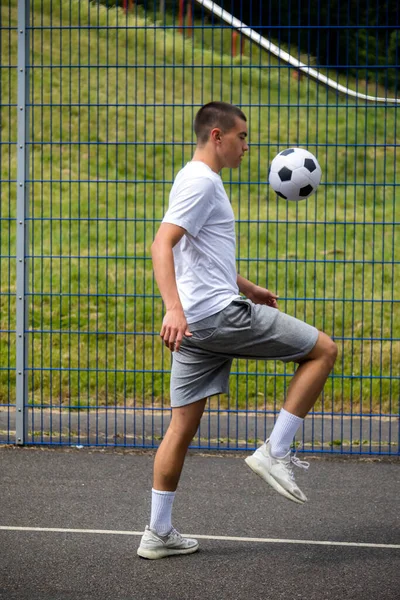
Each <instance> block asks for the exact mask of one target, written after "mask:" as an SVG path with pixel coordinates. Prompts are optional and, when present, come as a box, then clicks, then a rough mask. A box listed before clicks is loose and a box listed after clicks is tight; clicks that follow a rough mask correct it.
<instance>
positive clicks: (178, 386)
mask: <svg viewBox="0 0 400 600" xmlns="http://www.w3.org/2000/svg"><path fill="white" fill-rule="evenodd" d="M189 329H190V331H191V333H192V334H193V335H192V337H185V338H184V339H183V340H182V344H181V347H180V349H179V352H173V361H172V371H171V406H172V407H177V406H184V405H186V404H191V403H192V402H196V401H197V400H201V399H202V398H207V397H208V396H213V395H214V394H221V393H227V392H228V380H229V373H230V369H231V364H232V360H233V359H234V358H245V359H246V358H248V359H253V360H254V359H263V360H281V361H283V362H291V361H298V360H301V359H302V358H304V357H305V356H307V354H309V352H311V350H312V349H313V347H314V346H315V344H316V342H317V339H318V330H317V329H315V327H312V326H311V325H307V323H304V322H303V321H300V320H299V319H295V318H294V317H290V316H289V315H286V314H285V313H282V312H280V311H279V310H277V309H276V308H271V307H270V306H266V305H264V304H253V303H252V302H251V301H250V300H247V299H246V298H241V299H238V300H233V302H232V303H231V304H229V306H227V307H226V308H224V310H221V311H220V312H219V313H216V314H215V315H212V316H211V317H207V318H206V319H203V320H201V321H197V322H196V323H191V324H190V325H189Z"/></svg>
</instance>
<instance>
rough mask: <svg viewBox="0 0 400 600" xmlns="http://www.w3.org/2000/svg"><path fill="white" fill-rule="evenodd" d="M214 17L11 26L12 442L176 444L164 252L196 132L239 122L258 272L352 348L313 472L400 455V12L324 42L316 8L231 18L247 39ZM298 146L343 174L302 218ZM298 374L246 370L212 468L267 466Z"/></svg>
mask: <svg viewBox="0 0 400 600" xmlns="http://www.w3.org/2000/svg"><path fill="white" fill-rule="evenodd" d="M206 4H207V3H206V2H194V1H192V0H190V1H187V0H186V1H184V2H178V1H177V2H175V1H166V2H141V3H139V2H138V3H136V2H133V1H131V2H130V1H129V0H126V2H123V1H121V2H107V1H104V2H94V1H93V2H89V1H88V2H86V1H80V2H79V1H78V0H67V1H65V2H62V3H53V2H51V1H50V0H19V1H18V3H13V2H11V0H9V1H8V2H2V4H1V22H0V35H1V47H0V50H1V69H0V74H1V108H2V111H1V129H0V159H1V181H0V184H1V214H0V226H1V239H0V244H1V247H0V252H1V256H0V269H1V271H0V285H1V289H0V311H1V312H0V378H1V391H0V442H1V443H6V444H10V443H26V444H57V445H60V444H65V445H101V446H122V447H137V448H152V447H156V446H157V445H158V444H159V442H160V440H161V439H162V437H163V434H164V433H165V430H166V427H167V426H168V422H169V418H170V409H169V371H170V364H171V356H170V354H169V352H168V351H167V350H166V349H165V348H164V347H163V345H162V344H161V341H160V340H159V337H158V333H159V329H160V326H161V321H162V314H163V306H162V301H161V297H160V294H159V292H158V289H157V287H156V285H155V282H154V279H153V274H152V264H151V257H150V245H151V242H152V239H153V237H154V235H155V232H156V230H157V227H158V225H159V223H160V221H161V219H162V216H163V214H164V212H165V210H166V207H167V204H168V195H169V190H170V188H171V185H172V182H173V179H174V176H175V175H176V173H177V171H178V170H179V169H180V168H181V167H182V166H183V165H184V164H185V163H186V162H187V161H188V160H190V158H191V154H192V152H193V149H194V145H195V139H194V134H193V128H192V124H193V119H194V116H195V114H196V112H197V110H198V109H199V108H200V107H201V106H202V105H203V104H204V103H206V102H209V101H210V100H224V101H227V102H232V103H234V104H237V105H238V106H240V107H241V108H242V110H243V111H244V112H245V113H246V115H247V117H248V125H249V144H250V151H249V155H248V157H247V158H246V160H245V161H243V163H242V165H241V167H240V169H239V170H238V171H231V172H228V171H227V172H225V173H223V174H222V176H223V180H224V183H225V187H226V190H227V193H228V195H229V196H230V198H231V201H232V206H233V209H234V212H235V215H236V219H237V251H238V271H239V272H240V273H241V274H242V275H243V276H245V277H247V278H249V279H251V280H253V281H255V282H257V283H258V284H259V285H262V286H266V287H268V288H269V289H271V290H273V291H276V292H277V293H278V294H279V297H280V301H279V304H280V308H281V310H284V311H285V312H288V313H289V314H292V315H294V316H296V317H298V318H300V319H303V320H305V321H307V322H309V323H310V324H313V325H315V326H316V327H318V328H319V329H321V330H323V331H325V332H326V333H327V334H328V335H330V336H331V337H332V338H333V339H334V340H335V341H336V343H337V345H338V347H339V357H338V360H337V363H336V366H335V369H334V371H333V373H332V375H331V376H330V378H329V380H328V382H327V384H326V386H325V389H324V392H323V394H322V396H321V399H320V400H319V401H318V402H317V404H316V405H315V407H314V410H313V411H312V412H311V413H310V415H309V416H308V417H307V419H306V420H305V423H304V427H303V430H302V432H301V433H300V435H299V437H298V439H297V441H298V442H300V443H302V444H303V450H304V451H306V452H323V453H346V454H362V455H364V454H392V455H394V454H398V453H399V435H400V434H399V416H400V414H399V405H400V402H399V397H400V385H399V382H400V367H399V365H400V328H399V327H400V326H399V322H398V319H396V309H397V308H398V302H399V294H398V289H399V287H398V286H399V283H398V282H399V280H400V269H399V265H400V252H399V250H398V248H399V247H400V246H399V243H398V242H399V233H398V231H399V227H398V225H399V207H398V203H397V205H396V196H397V195H398V186H399V181H398V175H397V174H398V164H399V158H400V157H399V146H398V143H397V138H398V125H399V123H398V119H399V117H398V106H399V100H397V94H398V86H399V75H398V72H399V71H398V62H399V61H398V59H399V47H400V37H399V34H398V31H399V9H398V7H397V5H394V6H395V9H394V10H393V7H392V6H391V3H390V2H388V3H386V4H385V6H384V7H377V5H376V3H372V2H367V3H366V6H365V10H364V11H363V10H362V8H360V7H359V8H358V9H357V10H358V12H357V14H356V15H354V14H353V13H352V11H353V8H352V7H351V5H350V3H345V2H343V3H337V2H331V3H328V4H326V3H317V4H318V10H316V11H315V14H314V13H313V14H312V15H311V13H310V11H309V17H307V18H306V20H305V17H304V14H305V12H307V11H306V9H307V6H308V3H307V2H298V3H293V2H289V1H288V2H283V3H279V4H280V5H281V9H280V11H279V14H273V13H274V10H273V4H274V3H272V2H270V1H268V2H256V1H255V0H250V1H249V2H246V3H244V2H232V1H229V2H228V1H225V2H224V1H223V0H221V2H220V3H219V4H218V3H211V4H213V5H214V6H217V7H221V8H222V9H223V10H225V11H226V13H229V15H231V17H232V20H231V22H230V23H229V19H228V21H227V19H226V18H225V20H224V19H223V18H222V17H221V16H216V15H215V14H213V13H212V12H210V10H209V8H207V6H205V5H206ZM284 9H285V10H284ZM374 11H375V12H374ZM363 15H364V16H363ZM225 16H226V15H225ZM234 18H236V19H239V20H240V21H242V25H243V26H242V27H237V26H234V25H233V23H234V21H233V19H234ZM23 19H25V20H26V23H25V25H26V28H25V29H24V30H22V29H21V23H23ZM307 19H308V20H307ZM363 19H364V20H363ZM244 26H246V27H247V29H246V30H245V29H244ZM249 30H250V33H251V32H255V33H256V34H259V35H261V36H262V38H263V39H264V40H267V42H271V43H272V44H274V45H275V47H276V48H277V49H278V51H279V52H280V53H281V54H280V56H277V55H276V54H274V53H272V52H271V51H267V50H266V49H265V47H263V46H260V43H256V41H254V39H255V38H253V41H251V40H250V39H249V35H248V32H249ZM22 31H24V33H23V34H22V33H21V32H22ZM246 32H247V34H246ZM24 56H25V62H26V64H25V65H24V68H25V69H26V73H27V76H26V77H27V79H26V84H27V85H26V89H25V99H24V103H23V106H22V107H21V106H20V105H19V104H20V103H19V101H18V99H19V98H20V97H21V96H19V95H18V94H21V91H22V90H21V85H22V83H21V81H22V79H21V78H19V79H18V70H19V68H21V67H20V65H21V60H22V57H24ZM287 57H290V58H289V60H288V58H287ZM293 60H297V61H300V62H301V63H302V64H303V65H305V67H306V68H309V69H313V70H314V71H315V72H316V73H317V74H319V75H320V76H324V77H326V78H328V79H329V82H328V83H322V81H321V80H319V81H317V80H316V78H315V76H314V75H312V76H311V75H310V74H309V73H307V72H306V70H304V68H303V70H302V69H301V68H299V67H297V68H296V67H295V66H293V65H294V64H295V63H293ZM291 61H292V62H291ZM338 86H341V87H340V88H339V89H338ZM343 89H345V90H347V92H346V91H343ZM20 110H22V111H25V112H24V115H25V116H24V119H25V129H24V130H23V131H22V128H21V127H22V126H21V114H19V111H20ZM21 135H22V136H23V137H24V144H23V146H24V148H21V145H22V144H20V140H21V137H20V136H21ZM18 146H19V148H18ZM295 146H300V147H305V148H307V149H309V150H310V151H311V152H313V153H314V154H315V155H316V156H317V158H318V161H319V163H320V165H321V168H322V174H323V175H322V182H321V184H320V186H319V188H318V190H317V192H316V194H315V195H314V196H312V197H310V198H309V199H308V200H306V201H302V202H299V203H291V202H286V201H284V200H283V199H281V198H278V196H277V195H276V194H275V193H274V192H273V190H272V189H271V188H270V186H269V185H268V171H269V164H270V162H271V160H272V158H273V157H274V156H275V155H276V154H277V152H279V151H281V150H283V149H285V148H288V147H295ZM18 150H19V151H20V152H23V154H24V159H25V160H26V165H27V168H26V171H25V176H24V181H22V182H21V181H19V180H18V173H21V171H19V169H22V162H21V159H20V156H21V155H18ZM17 156H18V158H17ZM20 184H22V186H21V188H20V189H19V188H18V186H19V185H20ZM18 194H19V196H18ZM21 194H23V196H21ZM18 198H19V199H20V200H19V204H18V207H19V208H18V210H19V211H21V210H23V226H24V230H25V234H22V233H21V231H20V230H18V224H21V223H19V222H18V218H17V202H18ZM21 198H22V199H23V202H24V205H23V206H22V205H21ZM19 214H21V213H19ZM21 236H22V237H21ZM21 240H22V241H23V244H24V256H23V265H24V266H23V268H22V266H21V264H20V265H19V267H18V262H17V261H18V260H19V257H20V256H19V254H18V252H17V246H18V244H19V243H20V242H21ZM18 268H19V269H22V270H20V271H18ZM20 273H22V274H23V275H20ZM21 277H22V278H21ZM24 277H25V279H24ZM19 286H23V287H19ZM18 289H23V298H22V299H21V301H22V302H23V304H24V308H25V311H26V313H25V314H26V320H25V321H24V328H23V341H22V340H21V338H18V332H19V330H18V331H17V329H18V327H17V311H18V309H19V306H20V305H19V304H18V300H19V298H18ZM21 314H22V313H20V315H21ZM21 360H22V361H23V362H22V364H23V365H24V368H23V369H22V373H20V372H18V371H19V367H18V366H17V365H19V364H21V363H20V362H19V361H21ZM294 370H295V367H294V365H286V366H285V365H283V364H280V363H278V362H277V363H274V362H268V363H267V362H262V361H259V362H254V361H245V360H238V361H235V362H234V365H233V369H232V375H231V380H230V389H229V394H228V395H226V396H217V397H213V398H211V399H210V400H209V402H208V405H207V408H206V412H205V415H204V417H203V420H202V423H201V426H200V428H199V431H198V433H197V434H196V437H195V439H194V440H193V444H192V447H193V448H202V449H210V450H215V449H217V450H221V449H223V450H239V449H240V450H244V449H249V450H250V449H253V448H254V447H255V446H256V445H257V444H258V443H260V442H261V441H262V440H263V439H265V438H266V437H267V435H268V433H269V432H270V431H271V429H272V427H273V424H274V421H275V419H276V416H277V413H278V412H279V410H280V407H281V406H282V403H283V400H284V397H285V393H286V391H287V387H288V385H289V383H290V379H291V377H292V375H293V373H294ZM18 377H24V381H25V385H24V386H22V388H21V387H20V388H18V385H17V380H18V381H19V379H18ZM17 389H19V390H21V389H22V390H23V391H22V393H20V392H18V394H17V392H16V390H17ZM17 395H19V397H17Z"/></svg>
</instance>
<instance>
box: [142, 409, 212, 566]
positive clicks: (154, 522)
mask: <svg viewBox="0 0 400 600" xmlns="http://www.w3.org/2000/svg"><path fill="white" fill-rule="evenodd" d="M205 404H206V399H203V400H199V401H197V402H193V403H192V404H187V405H185V406H182V407H177V408H173V409H172V418H171V422H170V425H169V427H168V429H167V432H166V434H165V436H164V439H163V441H162V442H161V444H160V446H159V448H158V450H157V453H156V457H155V460H154V473H153V489H152V502H151V520H150V527H149V528H146V530H145V533H144V535H143V537H142V541H141V544H140V547H139V549H138V554H139V556H142V557H143V558H153V559H154V558H164V557H167V556H171V555H173V554H191V553H192V552H195V551H196V550H197V549H198V546H199V545H198V542H197V540H192V539H188V538H182V536H181V535H180V534H179V533H178V532H177V531H176V530H175V529H174V528H173V527H172V522H171V513H172V505H173V501H174V498H175V490H176V488H177V486H178V482H179V479H180V475H181V472H182V467H183V463H184V461H185V456H186V452H187V449H188V447H189V444H190V442H191V441H192V439H193V437H194V435H195V433H196V431H197V429H198V427H199V424H200V420H201V417H202V415H203V412H204V407H205Z"/></svg>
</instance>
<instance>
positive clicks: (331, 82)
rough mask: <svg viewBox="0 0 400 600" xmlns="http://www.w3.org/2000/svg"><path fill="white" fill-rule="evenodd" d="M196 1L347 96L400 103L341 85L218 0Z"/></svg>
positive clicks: (262, 45) (282, 57)
mask: <svg viewBox="0 0 400 600" xmlns="http://www.w3.org/2000/svg"><path fill="white" fill-rule="evenodd" d="M196 2H197V3H198V4H201V6H204V8H206V9H207V10H209V11H210V12H212V13H213V14H214V15H215V16H217V17H218V18H219V19H221V20H222V21H225V23H228V24H229V25H231V26H232V27H233V28H234V29H237V30H238V31H239V32H240V33H241V34H242V35H245V36H246V37H248V38H249V39H250V40H251V41H252V42H255V43H256V44H258V45H259V46H261V47H262V48H264V49H265V50H266V51H267V52H270V53H271V54H274V55H275V56H277V57H278V58H279V59H280V60H283V61H285V62H286V63H288V64H290V65H292V67H295V68H296V69H298V70H299V71H301V72H302V73H305V74H306V75H308V76H309V77H312V78H313V79H315V80H316V81H319V82H320V83H323V84H324V85H327V86H329V87H330V88H332V89H334V90H337V91H338V92H342V93H343V94H346V95H347V96H352V97H354V98H359V99H360V100H369V101H371V102H384V103H389V102H390V103H396V104H400V98H387V97H382V98H381V97H377V96H369V95H367V94H361V93H360V92H355V91H354V90H351V89H349V88H347V87H346V86H344V85H341V84H340V83H337V82H336V81H334V80H333V79H330V78H329V77H326V76H325V75H323V74H322V73H319V71H317V70H316V69H312V68H311V67H308V66H307V65H306V64H305V63H303V62H301V61H300V60H298V59H297V58H295V57H294V56H292V55H291V54H289V53H288V52H286V51H285V50H282V49H281V48H279V46H276V45H275V44H273V43H272V42H270V41H269V40H267V39H266V38H264V37H263V36H262V35H260V34H259V33H256V32H255V31H254V29H251V27H248V26H247V25H245V24H244V23H243V22H242V21H240V20H239V19H237V18H236V17H234V16H233V15H232V14H231V13H229V12H227V11H226V10H224V9H223V8H221V7H220V6H219V4H217V3H216V2H212V1H211V0H196Z"/></svg>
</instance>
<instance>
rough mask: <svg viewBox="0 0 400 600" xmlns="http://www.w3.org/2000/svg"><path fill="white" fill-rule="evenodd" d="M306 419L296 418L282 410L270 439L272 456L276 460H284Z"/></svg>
mask: <svg viewBox="0 0 400 600" xmlns="http://www.w3.org/2000/svg"><path fill="white" fill-rule="evenodd" d="M303 421H304V419H302V418H301V417H296V415H292V413H290V412H288V411H287V410H285V409H284V408H282V409H281V411H280V413H279V416H278V418H277V420H276V423H275V426H274V428H273V430H272V433H271V436H270V438H269V440H270V444H271V454H272V456H274V457H275V458H282V457H283V456H286V454H287V453H288V452H289V450H290V446H291V444H292V441H293V438H294V436H295V435H296V433H297V430H298V429H299V427H300V425H301V424H302V423H303Z"/></svg>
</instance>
